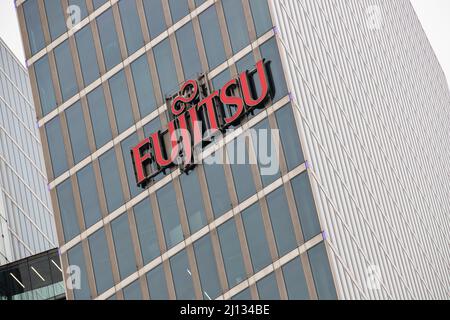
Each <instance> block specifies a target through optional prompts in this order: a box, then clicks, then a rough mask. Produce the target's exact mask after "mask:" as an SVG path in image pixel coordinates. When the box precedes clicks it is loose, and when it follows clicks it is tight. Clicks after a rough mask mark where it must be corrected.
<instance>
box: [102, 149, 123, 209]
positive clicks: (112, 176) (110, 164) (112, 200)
mask: <svg viewBox="0 0 450 320" xmlns="http://www.w3.org/2000/svg"><path fill="white" fill-rule="evenodd" d="M99 163H100V171H101V173H102V178H103V188H104V189H105V197H106V204H107V207H108V213H111V212H113V211H114V210H116V209H117V208H119V207H120V206H121V205H122V204H123V201H124V199H123V193H122V183H121V181H120V176H119V171H118V169H117V160H116V153H115V151H114V149H111V150H109V151H108V152H106V153H105V154H104V155H103V156H101V157H100V159H99Z"/></svg>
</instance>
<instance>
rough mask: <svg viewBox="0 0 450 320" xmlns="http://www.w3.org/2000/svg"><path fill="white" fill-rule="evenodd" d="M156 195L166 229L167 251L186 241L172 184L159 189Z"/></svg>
mask: <svg viewBox="0 0 450 320" xmlns="http://www.w3.org/2000/svg"><path fill="white" fill-rule="evenodd" d="M156 195H157V197H158V205H159V212H160V216H161V220H162V225H163V229H164V238H165V239H166V244H167V249H170V248H172V247H174V246H175V245H177V244H178V243H180V242H181V241H183V239H184V235H183V230H182V229H181V223H180V216H179V214H178V206H177V202H176V195H175V190H174V188H173V184H172V182H170V183H169V184H167V185H166V186H164V187H163V188H161V189H159V190H158V191H157V193H156Z"/></svg>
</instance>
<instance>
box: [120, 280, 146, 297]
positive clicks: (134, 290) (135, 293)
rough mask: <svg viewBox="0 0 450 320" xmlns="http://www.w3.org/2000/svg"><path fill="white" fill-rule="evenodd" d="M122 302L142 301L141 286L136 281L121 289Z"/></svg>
mask: <svg viewBox="0 0 450 320" xmlns="http://www.w3.org/2000/svg"><path fill="white" fill-rule="evenodd" d="M123 298H124V300H142V292H141V284H140V282H139V280H136V281H135V282H133V283H132V284H130V285H129V286H127V287H125V288H124V289H123Z"/></svg>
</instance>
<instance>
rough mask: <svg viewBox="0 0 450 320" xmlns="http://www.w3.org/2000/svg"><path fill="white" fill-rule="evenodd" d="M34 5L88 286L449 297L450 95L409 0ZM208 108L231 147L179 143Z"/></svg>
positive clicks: (128, 291)
mask: <svg viewBox="0 0 450 320" xmlns="http://www.w3.org/2000/svg"><path fill="white" fill-rule="evenodd" d="M16 5H17V7H18V15H19V20H20V23H21V28H22V35H23V39H24V45H25V51H26V56H27V62H28V66H29V72H30V75H31V79H32V80H31V81H32V87H33V94H34V100H35V105H36V113H37V116H38V125H39V128H40V133H41V137H42V141H43V148H44V157H45V162H46V168H47V174H48V176H49V180H50V189H51V197H52V203H53V207H54V211H55V218H56V229H57V233H58V239H59V247H60V252H61V254H62V256H61V258H62V265H63V270H66V269H67V268H69V267H70V266H72V267H76V268H78V269H77V270H78V271H79V272H78V273H77V274H78V277H79V278H80V279H79V280H80V281H81V285H80V286H79V288H73V290H72V289H69V290H68V291H67V294H68V298H69V299H217V298H218V299H371V298H373V299H382V298H387V299H389V298H398V299H405V298H417V299H419V298H443V297H446V290H447V288H448V281H449V280H448V279H449V277H448V270H447V266H446V263H447V262H448V250H447V244H448V237H449V236H448V234H449V232H448V227H449V221H448V212H449V203H448V196H446V195H448V191H449V185H448V182H447V180H446V177H447V176H448V172H449V170H448V169H449V167H448V164H447V162H446V159H448V155H449V148H448V145H449V144H448V141H447V140H446V139H445V137H446V136H448V131H449V130H448V129H449V127H448V112H447V110H446V109H447V108H446V107H447V106H448V103H449V94H448V88H447V86H446V83H445V78H444V76H443V74H442V70H440V68H439V66H438V63H437V61H436V58H435V57H434V55H433V51H432V49H431V47H430V45H429V44H428V42H427V39H426V37H425V35H424V32H423V30H422V29H421V26H420V23H419V22H418V20H417V17H416V15H415V13H414V12H413V9H412V6H411V5H410V3H409V2H408V1H406V0H402V1H396V2H395V3H394V2H387V1H372V2H369V1H345V2H344V1H336V0H335V1H329V0H326V1H325V0H322V1H299V0H292V1H290V0H289V1H288V0H279V1H275V0H269V1H265V0H222V1H213V0H209V1H201V0H195V1H194V0H188V1H180V0H137V1H127V0H120V1H101V0H100V1H97V0H93V1H91V0H87V1H61V2H56V1H52V0H42V1H40V0H27V1H20V0H19V1H16ZM36 12H38V13H39V14H36ZM190 80H192V81H190ZM195 119H197V120H200V122H201V123H202V126H201V127H200V129H199V131H200V132H201V133H204V131H205V130H206V129H212V131H214V132H215V133H216V135H215V136H214V137H212V138H211V139H205V140H201V139H200V140H197V139H195V137H194V139H192V142H193V144H195V145H196V146H198V145H203V146H204V147H205V149H204V150H203V151H204V152H203V153H202V154H200V158H202V159H204V160H211V158H212V157H215V156H216V155H220V156H221V157H222V158H225V159H226V160H227V161H222V163H215V164H211V163H210V161H207V162H208V163H204V164H197V165H196V164H192V163H188V162H186V161H185V162H183V161H182V162H181V163H178V162H177V163H178V164H177V165H174V162H175V161H168V159H167V157H168V156H169V155H170V153H171V148H170V147H169V145H170V141H168V134H170V133H171V132H172V131H174V129H176V128H189V130H190V131H189V132H190V133H195V132H197V130H196V128H195V126H193V125H191V124H190V123H191V122H193V120H195ZM225 129H235V130H234V131H233V132H228V131H227V132H226V134H225V135H220V134H219V135H217V133H220V132H223V131H225ZM252 129H256V130H252ZM263 129H271V130H272V131H271V136H275V137H278V138H279V142H280V143H279V144H277V146H278V147H279V148H278V149H277V148H276V149H277V151H276V159H277V160H278V161H275V162H276V163H277V164H279V166H277V167H276V170H275V171H273V172H271V173H270V174H267V170H269V169H268V168H267V166H268V163H267V162H265V161H264V160H266V159H264V157H261V155H260V152H259V150H260V149H261V145H260V142H261V141H262V140H261V141H260V140H258V139H257V138H256V137H255V135H252V134H249V135H247V134H246V133H248V132H266V133H267V131H264V130H263ZM240 137H245V139H240ZM190 138H192V137H189V138H186V136H183V135H182V136H181V138H180V139H179V140H178V141H177V142H178V143H179V144H180V145H182V146H183V147H184V149H181V150H182V151H184V152H181V153H180V154H178V155H179V156H180V158H177V159H178V160H179V159H181V160H183V157H184V160H186V153H185V152H186V150H187V148H186V146H188V145H189V142H191V139H190ZM266 138H267V136H266ZM239 140H245V141H246V142H247V143H245V144H244V146H245V148H244V149H240V152H239V153H236V152H235V148H234V147H235V145H236V144H237V143H236V141H239ZM274 141H277V140H276V139H275V140H274ZM175 147H176V146H174V148H175ZM197 155H198V154H197ZM242 156H243V158H244V160H248V161H243V164H239V161H238V159H241V158H242ZM187 158H189V157H187ZM255 159H256V161H251V160H255ZM172 160H173V159H172ZM222 160H223V159H222ZM269 171H270V170H269ZM65 277H66V278H70V277H69V275H68V274H66V275H65ZM69 280H70V279H69Z"/></svg>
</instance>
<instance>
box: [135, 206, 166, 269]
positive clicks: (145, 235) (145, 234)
mask: <svg viewBox="0 0 450 320" xmlns="http://www.w3.org/2000/svg"><path fill="white" fill-rule="evenodd" d="M133 211H134V217H135V220H136V227H137V232H138V237H139V243H140V247H141V253H142V260H143V261H144V265H146V264H147V263H149V262H150V261H152V260H153V259H155V258H157V257H158V256H159V255H160V254H161V252H160V250H159V243H158V235H157V234H156V227H155V222H154V220H153V210H152V207H151V205H150V201H149V199H146V200H144V201H142V202H141V203H139V204H137V205H136V206H135V207H134V208H133Z"/></svg>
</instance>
